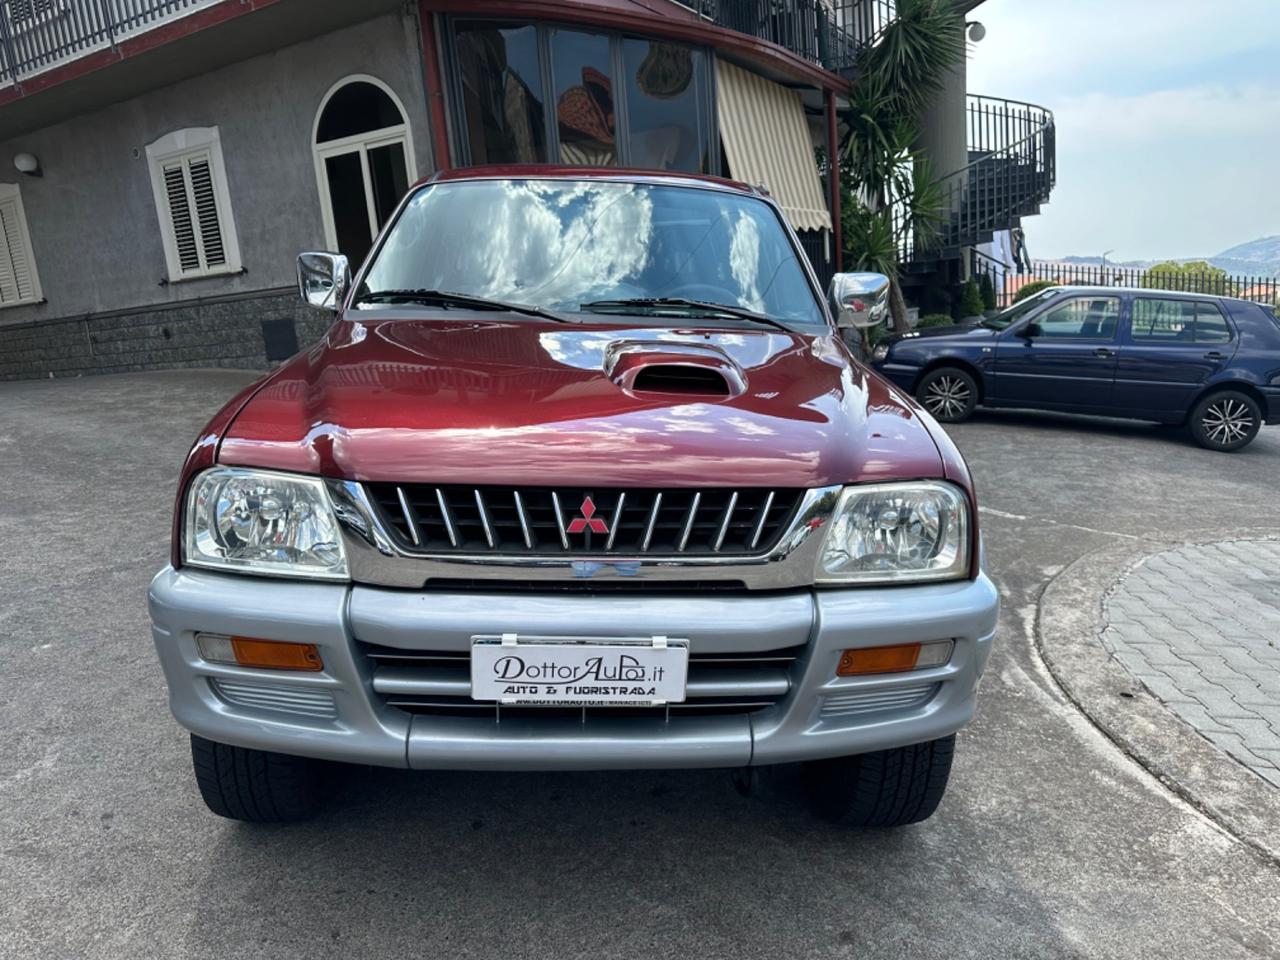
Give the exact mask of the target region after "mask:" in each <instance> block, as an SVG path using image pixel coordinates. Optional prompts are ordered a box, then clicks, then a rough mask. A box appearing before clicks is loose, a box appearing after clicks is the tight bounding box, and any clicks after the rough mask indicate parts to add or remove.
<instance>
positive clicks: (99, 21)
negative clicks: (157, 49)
mask: <svg viewBox="0 0 1280 960" xmlns="http://www.w3.org/2000/svg"><path fill="white" fill-rule="evenodd" d="M215 2H217V0H3V2H0V84H10V83H21V82H22V80H23V79H24V78H25V77H30V76H33V75H35V74H37V73H42V72H43V71H45V70H48V69H50V68H51V67H54V66H57V65H58V64H59V63H61V62H63V61H65V60H72V59H75V58H76V57H81V56H84V55H85V54H87V53H92V52H93V51H95V50H100V49H104V48H112V47H114V46H115V45H116V44H118V43H119V42H120V41H121V40H123V39H125V38H126V37H129V36H132V35H134V34H137V33H141V32H143V31H145V30H150V29H152V28H154V27H156V26H158V25H159V24H161V23H163V22H165V21H167V20H174V19H177V18H178V17H181V16H185V15H186V14H188V13H190V12H191V11H193V10H195V9H196V8H198V7H203V6H209V5H210V4H212V3H215Z"/></svg>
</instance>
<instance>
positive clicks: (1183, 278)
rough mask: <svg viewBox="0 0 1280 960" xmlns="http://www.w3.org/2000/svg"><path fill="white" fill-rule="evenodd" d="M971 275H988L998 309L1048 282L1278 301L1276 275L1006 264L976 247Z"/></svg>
mask: <svg viewBox="0 0 1280 960" xmlns="http://www.w3.org/2000/svg"><path fill="white" fill-rule="evenodd" d="M969 268H970V272H971V275H972V276H974V277H981V276H982V275H984V274H985V275H986V276H988V277H990V278H991V284H992V286H993V287H994V289H995V292H996V302H997V305H998V306H1000V307H1007V306H1009V305H1010V304H1012V303H1013V298H1014V297H1015V296H1016V295H1017V293H1018V291H1019V290H1020V289H1021V288H1022V287H1024V286H1026V285H1027V284H1028V283H1033V282H1035V281H1048V282H1049V283H1056V284H1062V285H1064V286H1084V287H1136V288H1139V289H1145V290H1178V291H1183V292H1186V293H1208V294H1213V295H1215V296H1220V297H1239V298H1240V299H1241V300H1252V301H1254V302H1255V303H1265V304H1269V305H1273V306H1274V305H1280V277H1274V276H1272V277H1264V276H1245V275H1241V274H1224V273H1221V272H1218V271H1214V272H1211V273H1210V272H1199V271H1192V272H1183V271H1181V270H1179V271H1177V272H1171V271H1164V270H1158V269H1157V270H1152V269H1151V268H1150V267H1134V266H1116V265H1114V264H1105V265H1103V264H1096V263H1062V262H1058V261H1053V260H1033V261H1032V262H1031V265H1030V269H1026V268H1021V269H1020V268H1019V267H1018V266H1016V265H1014V266H1006V265H1005V264H1003V263H1000V262H999V261H998V260H995V259H994V258H992V257H988V256H986V255H984V254H981V253H980V252H979V251H977V250H975V251H973V252H972V256H971V258H970V263H969Z"/></svg>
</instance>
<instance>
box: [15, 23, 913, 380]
mask: <svg viewBox="0 0 1280 960" xmlns="http://www.w3.org/2000/svg"><path fill="white" fill-rule="evenodd" d="M892 17H893V3H892V2H891V0H768V2H762V0H692V2H685V3H679V2H675V0H505V2H499V0H471V2H459V0H417V2H405V0H362V2H361V3H359V4H354V3H349V2H344V0H14V2H11V3H7V4H4V5H3V7H2V8H0V232H2V233H3V239H4V240H5V244H4V245H3V249H0V378H22V377H46V376H54V377H60V376H74V375H80V374H85V373H99V372H113V371H127V370H137V369H148V368H164V367H174V366H236V367H248V368H260V367H265V366H267V365H269V364H271V363H273V362H276V361H279V360H281V359H284V358H285V357H287V356H289V355H291V354H292V353H293V352H295V351H296V350H297V349H298V348H299V346H302V345H305V344H306V343H309V342H311V341H313V340H315V339H316V338H318V337H319V336H320V335H322V333H323V331H324V328H325V326H326V320H325V318H324V316H323V315H322V314H320V313H317V312H314V311H307V310H306V309H305V308H304V307H303V306H302V304H301V303H300V301H298V299H297V297H296V295H295V293H294V277H295V273H294V270H295V259H296V256H297V254H298V253H299V252H300V251H302V250H306V249H329V250H339V251H341V252H343V253H345V254H347V255H348V256H349V257H351V258H352V260H353V261H357V262H358V261H359V260H360V259H361V258H362V257H363V256H364V254H365V253H366V252H367V251H368V250H369V248H370V246H371V245H372V243H373V241H374V239H375V237H376V235H377V233H378V231H379V230H380V229H381V227H382V225H383V224H384V223H385V222H386V220H387V218H388V217H389V216H390V214H391V212H392V211H393V209H394V207H395V205H396V203H397V202H398V200H399V199H400V197H401V196H402V195H403V194H404V192H405V190H406V189H407V187H408V186H409V185H410V184H412V183H413V182H415V181H416V180H418V179H420V178H422V177H425V176H428V175H430V174H431V173H433V172H434V171H436V170H440V169H444V168H449V167H455V166H464V165H472V164H495V163H501V164H522V163H559V164H590V165H606V166H608V165H617V166H623V167H637V168H649V169H669V170H680V171H687V172H694V173H707V174H717V175H725V176H732V177H734V178H736V179H741V180H746V181H748V182H752V183H756V184H761V185H763V186H765V187H766V188H767V189H769V190H770V192H771V193H773V194H774V196H775V197H776V198H777V199H778V200H779V202H780V204H781V205H782V206H783V208H784V210H785V211H786V212H787V215H788V216H789V218H790V219H791V221H792V223H793V225H794V226H795V227H796V229H797V231H799V233H800V235H801V237H802V240H803V242H804V244H805V248H806V252H807V253H808V254H809V256H810V259H811V261H812V262H813V263H814V266H815V268H816V269H817V271H818V273H819V275H820V276H829V275H830V273H831V272H833V271H834V270H835V269H836V268H837V267H838V265H839V256H840V254H839V250H840V239H839V236H838V230H839V211H838V203H839V198H838V193H836V194H835V195H833V194H832V191H831V189H830V184H824V182H823V180H822V179H821V178H820V174H819V169H818V165H817V163H815V159H814V158H815V150H820V151H822V152H824V153H825V154H827V155H830V154H831V153H832V152H834V151H835V150H837V149H839V144H840V136H841V132H842V127H841V125H840V123H839V116H840V113H841V111H842V110H843V109H844V108H845V107H846V106H847V99H846V98H847V95H848V92H849V90H850V84H851V82H854V78H853V73H852V68H853V67H854V65H855V63H856V61H857V58H858V55H859V53H860V51H861V50H862V49H863V48H864V47H865V45H867V44H869V43H874V42H875V41H876V39H877V37H878V35H879V33H880V31H882V30H883V28H884V27H885V25H886V24H887V23H888V22H889V21H890V20H891V19H892ZM833 214H834V215H833Z"/></svg>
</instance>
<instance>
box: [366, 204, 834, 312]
mask: <svg viewBox="0 0 1280 960" xmlns="http://www.w3.org/2000/svg"><path fill="white" fill-rule="evenodd" d="M365 286H366V287H367V288H368V289H369V290H371V291H377V290H397V289H434V290H447V291H451V292H456V293H464V294H471V295H473V296H479V297H486V298H489V299H495V300H506V301H510V302H515V303H523V304H530V305H535V306H540V307H544V308H549V309H554V310H561V311H576V310H577V309H578V308H579V306H580V305H581V304H583V303H587V302H590V301H592V300H613V299H633V298H660V297H685V298H688V299H694V300H705V301H710V302H714V303H723V304H726V305H729V306H736V307H745V308H747V309H750V310H754V311H757V312H761V313H765V314H767V315H769V316H772V317H775V318H778V319H788V320H794V321H799V322H804V323H815V324H820V323H823V322H824V321H823V316H822V314H821V312H820V311H819V309H818V305H817V302H816V301H815V299H814V295H813V291H812V290H811V289H810V287H809V285H808V282H807V280H806V278H805V273H804V270H803V268H802V267H801V266H800V264H799V262H798V261H797V259H796V256H795V250H794V248H793V247H792V245H791V242H790V240H789V238H788V237H787V235H786V233H785V231H784V230H783V227H782V224H781V223H780V222H779V221H778V219H777V217H776V216H775V214H774V212H773V211H772V210H771V209H770V208H769V206H768V205H767V204H765V203H764V202H763V201H761V200H759V199H756V198H753V197H745V196H739V195H737V194H732V193H727V192H721V191H716V190H709V189H701V188H691V187H675V186H665V185H654V184H646V183H624V182H617V181H591V180H551V179H548V180H538V179H531V180H496V179H495V180H477V181H460V182H457V183H444V184H436V185H434V186H429V187H427V188H425V189H424V190H422V191H420V192H419V193H418V194H417V195H416V196H415V197H414V198H413V199H412V200H411V201H410V203H409V205H408V206H407V208H406V209H405V211H404V213H403V214H402V215H401V217H400V219H399V220H398V221H397V223H396V224H395V226H394V227H393V228H392V230H391V233H390V235H389V236H388V238H387V241H386V243H385V245H384V247H383V249H382V250H381V251H380V252H379V254H378V256H377V258H376V260H375V261H374V263H373V265H372V267H371V268H370V270H369V274H368V276H367V278H366V279H365Z"/></svg>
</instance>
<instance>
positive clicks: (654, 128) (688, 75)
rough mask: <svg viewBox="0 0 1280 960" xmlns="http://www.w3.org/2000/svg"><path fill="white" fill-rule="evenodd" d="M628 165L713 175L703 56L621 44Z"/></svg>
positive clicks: (652, 44) (642, 43) (675, 48)
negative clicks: (624, 72)
mask: <svg viewBox="0 0 1280 960" xmlns="http://www.w3.org/2000/svg"><path fill="white" fill-rule="evenodd" d="M622 59H623V63H624V64H625V67H626V75H625V77H624V82H625V84H626V97H627V125H628V131H629V136H630V139H629V143H630V147H631V159H630V165H631V166H633V167H642V168H645V169H652V170H684V171H687V172H689V173H710V172H711V169H710V165H711V157H710V151H709V149H708V148H709V146H710V137H711V133H712V131H711V118H710V115H709V114H710V96H709V94H708V91H707V59H706V56H705V54H704V53H703V52H702V51H701V50H695V49H693V48H690V47H684V46H681V45H679V44H676V43H665V42H663V41H660V40H634V39H626V40H623V41H622Z"/></svg>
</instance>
